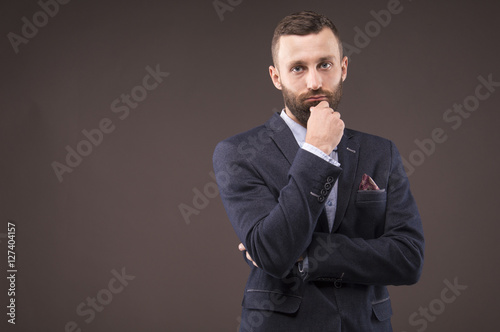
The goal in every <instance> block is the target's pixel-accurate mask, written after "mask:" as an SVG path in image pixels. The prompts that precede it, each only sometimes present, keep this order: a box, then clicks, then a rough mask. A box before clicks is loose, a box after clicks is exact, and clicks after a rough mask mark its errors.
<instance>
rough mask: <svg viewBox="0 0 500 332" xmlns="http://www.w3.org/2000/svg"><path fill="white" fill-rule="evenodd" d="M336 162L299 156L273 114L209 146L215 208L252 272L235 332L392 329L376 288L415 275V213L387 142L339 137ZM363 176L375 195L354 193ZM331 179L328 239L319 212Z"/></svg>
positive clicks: (418, 255) (419, 257)
mask: <svg viewBox="0 0 500 332" xmlns="http://www.w3.org/2000/svg"><path fill="white" fill-rule="evenodd" d="M338 159H339V162H340V167H337V166H334V165H332V164H330V163H328V162H326V161H325V160H323V159H321V158H319V157H317V156H315V155H314V154H312V153H310V152H308V151H305V150H303V149H300V148H299V146H298V144H297V142H296V140H295V138H294V136H293V134H292V132H291V131H290V129H289V128H288V126H287V125H286V123H285V122H284V121H283V119H281V117H280V116H279V114H277V113H276V114H274V115H273V116H272V117H271V119H270V120H269V121H267V122H266V124H265V125H262V126H259V127H257V128H254V129H252V130H249V131H247V132H245V133H241V134H238V135H236V136H233V137H230V138H228V139H226V140H224V141H222V142H220V143H219V144H218V145H217V147H216V148H215V152H214V157H213V162H214V170H215V174H216V178H217V183H218V185H219V190H220V195H221V198H222V202H223V204H224V207H225V209H226V212H227V215H228V217H229V220H230V222H231V224H232V225H233V228H234V230H235V231H236V234H237V235H238V237H239V239H240V241H241V242H242V243H243V244H244V245H245V247H246V248H247V250H248V253H249V254H250V256H251V257H252V259H253V260H254V261H255V262H256V264H257V265H258V266H259V267H255V266H254V265H253V264H251V263H250V262H249V261H248V260H247V263H248V265H249V266H250V268H251V270H250V275H249V278H248V281H247V285H246V287H245V293H244V297H243V303H242V306H243V311H242V318H241V319H242V320H241V324H240V331H242V332H246V331H272V332H278V331H287V332H290V331H318V332H325V331H362V332H366V331H392V327H391V323H390V317H391V315H392V309H391V303H390V298H389V294H388V291H387V288H386V285H409V284H413V283H415V282H417V281H418V279H419V277H420V274H421V271H422V264H423V255H424V237H423V230H422V223H421V220H420V216H419V213H418V210H417V206H416V204H415V201H414V199H413V196H412V194H411V192H410V186H409V182H408V178H407V176H406V173H405V171H404V168H403V164H402V162H401V157H400V155H399V152H398V150H397V149H396V147H395V146H394V144H393V143H392V142H391V141H389V140H387V139H384V138H381V137H377V136H373V135H369V134H365V133H361V132H358V131H354V130H350V129H345V131H344V135H343V137H342V139H341V141H340V143H339V145H338ZM365 173H366V174H368V175H369V176H371V177H372V178H373V180H374V181H375V182H376V183H377V185H378V186H379V188H380V190H366V191H359V190H358V186H359V184H360V182H361V178H362V176H363V174H365ZM335 181H338V199H337V211H336V215H335V221H334V225H333V229H332V231H331V232H330V231H329V228H328V221H327V218H326V213H325V212H324V204H325V201H326V200H325V198H326V197H327V196H328V193H329V191H330V190H331V189H332V187H333V184H334V183H335ZM304 255H307V257H308V262H309V264H308V265H309V266H308V269H306V270H303V269H301V268H300V266H299V264H297V261H298V260H299V258H300V257H302V256H304ZM245 260H246V258H245Z"/></svg>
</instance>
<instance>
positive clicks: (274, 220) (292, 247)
mask: <svg viewBox="0 0 500 332" xmlns="http://www.w3.org/2000/svg"><path fill="white" fill-rule="evenodd" d="M270 144H273V143H270ZM213 160H214V170H215V174H216V178H217V183H218V185H219V191H220V194H221V198H222V202H223V204H224V207H225V209H226V212H227V214H228V217H229V220H230V221H231V223H232V225H233V228H234V229H235V231H236V234H237V235H238V237H239V239H240V241H241V242H242V243H243V245H244V246H245V247H246V249H247V250H248V253H249V255H250V256H251V257H252V259H253V261H254V262H255V263H256V264H257V265H258V266H259V267H261V268H262V269H264V271H266V272H267V273H268V274H270V275H272V276H274V277H276V278H282V277H285V276H286V275H287V274H288V273H289V272H290V270H291V269H292V267H293V265H294V264H295V263H296V262H297V260H298V258H299V257H300V256H301V255H302V254H303V253H304V251H305V250H306V248H307V247H308V246H309V243H310V241H311V238H312V234H313V231H314V228H315V227H316V222H317V220H318V218H319V215H320V214H321V211H322V209H323V206H324V204H325V203H324V201H321V202H320V201H319V200H318V198H317V197H316V196H314V195H311V192H312V193H319V192H320V191H321V190H322V189H323V188H324V185H325V183H326V182H328V181H330V182H332V183H333V182H334V181H336V180H337V178H338V176H339V175H340V173H341V169H340V168H339V167H336V166H334V165H332V164H330V163H328V162H326V161H325V160H323V159H321V158H319V157H317V156H315V155H313V154H312V153H310V152H308V151H305V150H303V149H299V152H298V153H297V155H296V156H295V159H294V161H293V163H292V165H291V167H290V170H289V172H288V183H287V184H286V185H285V186H284V187H283V188H281V190H279V191H278V189H277V188H271V187H270V186H269V185H268V184H267V183H266V181H269V180H270V178H269V177H272V172H270V173H269V174H268V175H267V176H264V177H263V176H262V175H261V174H259V172H258V171H257V170H256V165H254V164H253V163H254V162H255V160H254V158H253V159H247V158H246V157H245V156H244V155H243V154H241V153H239V152H238V149H237V146H236V144H232V143H230V142H227V141H224V142H221V143H219V144H218V145H217V147H216V149H215V152H214V159H213ZM311 169H314V172H311ZM264 171H265V170H264ZM268 171H271V170H268Z"/></svg>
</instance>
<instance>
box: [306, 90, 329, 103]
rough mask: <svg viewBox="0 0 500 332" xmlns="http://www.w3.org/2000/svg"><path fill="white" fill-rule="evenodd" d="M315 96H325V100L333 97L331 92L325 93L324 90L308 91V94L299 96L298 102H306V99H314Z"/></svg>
mask: <svg viewBox="0 0 500 332" xmlns="http://www.w3.org/2000/svg"><path fill="white" fill-rule="evenodd" d="M316 96H325V97H327V98H331V97H333V92H332V91H326V90H323V89H319V90H314V91H310V92H306V93H303V94H301V95H300V96H299V100H301V101H304V100H306V99H308V98H311V97H316Z"/></svg>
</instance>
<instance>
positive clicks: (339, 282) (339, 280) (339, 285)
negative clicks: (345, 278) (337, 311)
mask: <svg viewBox="0 0 500 332" xmlns="http://www.w3.org/2000/svg"><path fill="white" fill-rule="evenodd" d="M333 286H335V288H341V287H342V279H335V281H334V282H333Z"/></svg>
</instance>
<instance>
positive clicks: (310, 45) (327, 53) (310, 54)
mask: <svg viewBox="0 0 500 332" xmlns="http://www.w3.org/2000/svg"><path fill="white" fill-rule="evenodd" d="M325 57H328V58H330V57H334V58H335V59H339V58H340V50H339V45H338V41H337V38H336V37H335V35H334V34H333V31H332V30H331V29H329V28H324V29H323V30H321V31H320V32H318V33H311V34H309V35H305V36H299V35H285V36H281V38H280V40H279V50H278V62H279V63H283V64H284V65H286V64H287V63H290V62H308V61H314V60H316V59H320V58H325Z"/></svg>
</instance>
